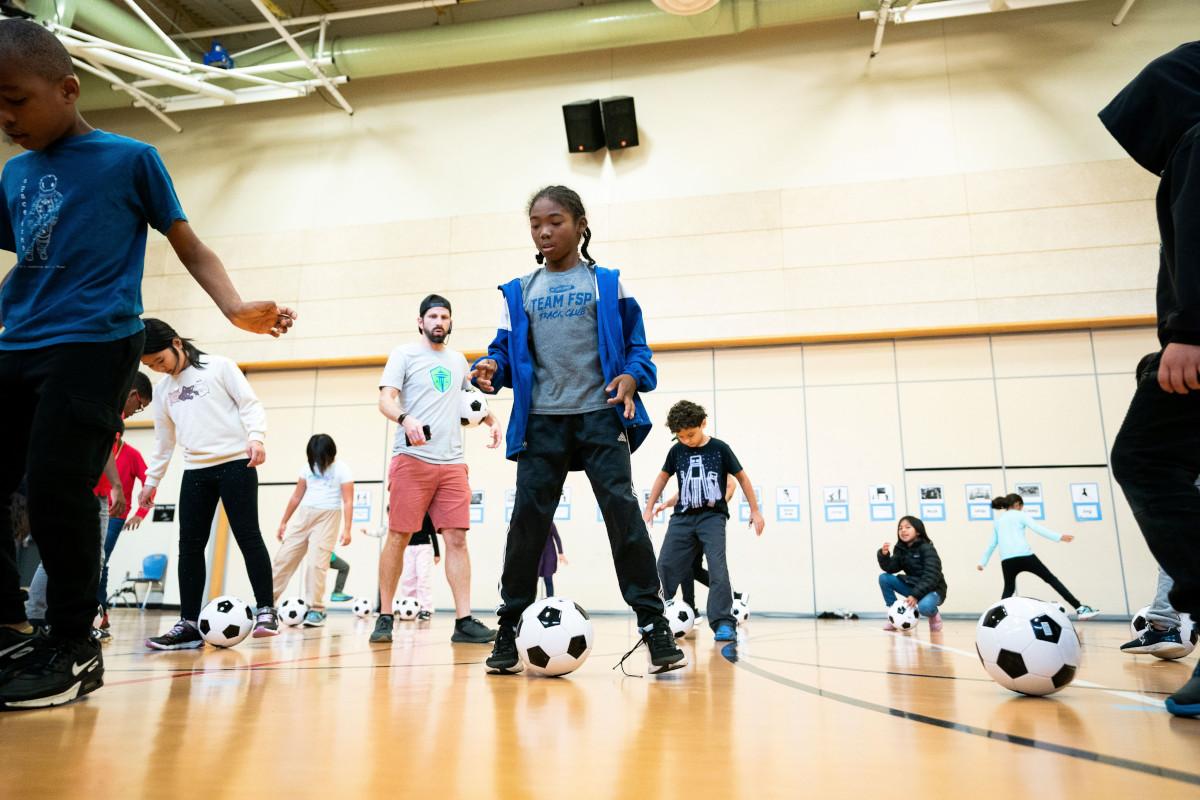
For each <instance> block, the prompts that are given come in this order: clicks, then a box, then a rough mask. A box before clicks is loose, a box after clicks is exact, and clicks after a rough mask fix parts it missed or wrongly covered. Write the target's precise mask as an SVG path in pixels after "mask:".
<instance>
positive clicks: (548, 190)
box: [525, 186, 596, 265]
mask: <svg viewBox="0 0 1200 800" xmlns="http://www.w3.org/2000/svg"><path fill="white" fill-rule="evenodd" d="M542 198H549V199H550V200H553V201H554V202H556V203H558V204H559V205H560V206H562V207H563V208H565V209H566V210H567V212H568V213H570V215H571V216H572V217H573V218H574V219H577V220H578V219H582V218H583V217H586V216H587V210H586V209H585V208H584V207H583V200H581V199H580V198H579V194H578V193H577V192H576V191H575V190H574V189H569V188H567V187H566V186H544V187H542V188H541V189H538V190H537V192H536V193H535V194H534V195H533V197H531V198H529V205H528V206H526V208H525V213H526V214H529V213H531V212H532V211H533V207H534V205H536V204H537V201H538V200H541V199H542ZM591 240H592V229H591V227H589V226H585V227H584V229H583V246H582V247H581V248H580V252H581V253H582V254H583V258H584V260H585V261H587V262H588V263H589V264H593V265H594V264H595V263H596V260H595V259H594V258H592V257H591V256H590V255H589V254H588V242H590V241H591ZM534 258H535V259H537V263H539V264H542V263H544V262H545V261H546V256H545V255H543V254H542V253H538V254H537V255H535V256H534Z"/></svg>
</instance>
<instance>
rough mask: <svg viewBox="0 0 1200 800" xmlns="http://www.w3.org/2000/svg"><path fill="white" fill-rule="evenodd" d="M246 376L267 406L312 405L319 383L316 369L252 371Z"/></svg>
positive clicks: (292, 406) (291, 406)
mask: <svg viewBox="0 0 1200 800" xmlns="http://www.w3.org/2000/svg"><path fill="white" fill-rule="evenodd" d="M246 378H247V380H249V381H250V387H251V388H252V389H254V393H255V394H256V395H258V399H259V400H261V401H262V404H263V405H264V406H265V407H267V408H311V407H312V404H313V399H314V397H315V394H314V392H315V390H316V383H317V373H316V370H311V369H306V370H288V371H286V372H251V373H250V374H249V375H247V376H246ZM269 423H270V418H269V417H268V424H269Z"/></svg>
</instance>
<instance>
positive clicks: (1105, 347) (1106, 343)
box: [1092, 328, 1161, 385]
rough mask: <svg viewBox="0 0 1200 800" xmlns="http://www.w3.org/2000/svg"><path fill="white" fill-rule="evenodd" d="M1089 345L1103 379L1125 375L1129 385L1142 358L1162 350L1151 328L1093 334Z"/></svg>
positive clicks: (1155, 333) (1124, 329) (1093, 332)
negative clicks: (1106, 375)
mask: <svg viewBox="0 0 1200 800" xmlns="http://www.w3.org/2000/svg"><path fill="white" fill-rule="evenodd" d="M1092 345H1093V347H1094V348H1095V351H1096V371H1097V372H1099V373H1100V374H1102V375H1104V374H1113V375H1124V376H1126V377H1127V378H1128V379H1129V382H1130V384H1131V385H1132V384H1133V374H1134V370H1135V369H1136V368H1137V364H1138V362H1139V361H1141V359H1142V356H1144V355H1146V354H1147V353H1153V352H1156V351H1157V350H1158V349H1159V348H1160V347H1161V345H1159V343H1158V335H1157V332H1156V331H1155V329H1154V328H1122V329H1119V330H1111V331H1092Z"/></svg>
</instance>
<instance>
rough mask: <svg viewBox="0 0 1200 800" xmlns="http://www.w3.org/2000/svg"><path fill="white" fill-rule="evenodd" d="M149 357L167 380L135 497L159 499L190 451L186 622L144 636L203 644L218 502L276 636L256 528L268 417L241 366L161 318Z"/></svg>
mask: <svg viewBox="0 0 1200 800" xmlns="http://www.w3.org/2000/svg"><path fill="white" fill-rule="evenodd" d="M144 322H145V325H146V345H145V348H144V350H143V355H142V363H143V364H145V365H146V366H147V367H149V368H150V369H152V370H154V371H155V372H162V373H165V374H166V376H167V377H166V378H164V379H163V380H161V381H159V382H158V385H157V386H155V387H154V400H153V402H152V403H151V404H150V409H151V415H152V416H153V417H154V439H155V446H154V452H153V453H152V454H151V456H150V463H149V466H148V467H147V469H146V480H145V486H144V488H143V489H142V492H141V494H140V496H139V497H138V504H139V505H140V506H142V507H143V508H145V507H149V506H150V505H152V504H153V502H154V495H155V493H156V491H157V489H158V484H159V481H161V480H162V478H163V475H164V474H165V473H166V471H167V465H168V464H169V463H170V462H171V455H172V454H173V453H174V452H175V444H176V442H178V444H179V445H180V446H181V447H182V448H183V459H184V467H183V469H184V472H183V481H182V485H181V486H180V489H179V603H180V607H181V618H180V620H179V622H177V623H175V625H174V627H172V628H171V630H169V631H167V633H165V634H163V635H162V636H154V637H151V638H149V639H147V640H146V646H147V647H150V648H152V649H154V650H181V649H185V648H192V647H203V646H204V639H203V638H201V636H200V631H199V630H198V628H197V626H196V621H197V619H198V618H199V616H200V604H201V600H202V596H203V593H204V581H205V571H206V570H205V559H204V551H205V548H206V547H207V546H208V537H209V532H210V530H211V529H212V521H213V515H214V514H215V513H216V511H217V501H218V500H220V501H221V503H222V504H223V505H224V507H225V514H226V516H228V518H229V526H230V528H231V529H232V530H233V536H234V539H235V540H236V541H237V544H238V549H240V550H241V551H242V558H243V559H245V562H246V572H247V573H248V575H249V578H250V585H251V586H252V587H253V589H254V600H255V605H256V606H258V613H257V617H256V621H255V626H254V635H255V636H275V635H276V634H278V633H279V618H278V616H277V614H276V612H275V608H274V606H273V598H272V590H271V588H272V587H271V557H270V555H269V554H268V553H267V546H266V544H265V543H264V542H263V537H262V532H261V531H260V530H259V527H258V471H257V469H255V468H256V467H257V466H258V465H259V464H262V463H263V462H264V461H266V458H267V451H266V448H265V447H264V445H263V441H264V440H265V438H266V432H267V415H266V412H265V411H264V410H263V406H262V403H260V402H259V400H258V398H257V397H256V396H255V395H254V390H253V389H251V388H250V383H249V381H247V380H246V376H245V375H243V374H242V371H241V370H240V369H238V366H237V364H235V363H234V362H232V361H230V360H229V359H228V358H224V357H222V356H213V355H206V354H205V353H204V352H202V351H201V350H199V349H198V348H197V347H196V345H194V344H193V343H192V341H191V340H190V339H183V338H181V337H180V336H179V334H178V333H176V332H175V330H174V329H173V328H172V327H171V326H170V325H168V324H167V323H165V322H163V321H162V320H158V319H152V318H147V319H146V320H144Z"/></svg>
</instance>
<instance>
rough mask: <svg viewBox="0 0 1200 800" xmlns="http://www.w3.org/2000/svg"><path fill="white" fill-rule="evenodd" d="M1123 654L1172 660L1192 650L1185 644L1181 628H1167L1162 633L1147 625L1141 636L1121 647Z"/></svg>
mask: <svg viewBox="0 0 1200 800" xmlns="http://www.w3.org/2000/svg"><path fill="white" fill-rule="evenodd" d="M1121 652H1122V653H1130V654H1132V655H1136V656H1141V655H1150V656H1157V657H1159V658H1164V659H1172V658H1183V657H1184V656H1186V655H1187V654H1188V653H1190V652H1192V648H1191V647H1189V646H1188V645H1186V644H1184V642H1183V637H1182V636H1181V635H1180V633H1179V628H1167V629H1165V630H1161V631H1160V630H1158V629H1157V628H1155V627H1154V626H1153V625H1147V626H1146V629H1145V630H1144V631H1142V635H1141V636H1139V637H1138V638H1136V639H1134V640H1133V641H1131V642H1126V643H1125V644H1123V645H1121Z"/></svg>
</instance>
